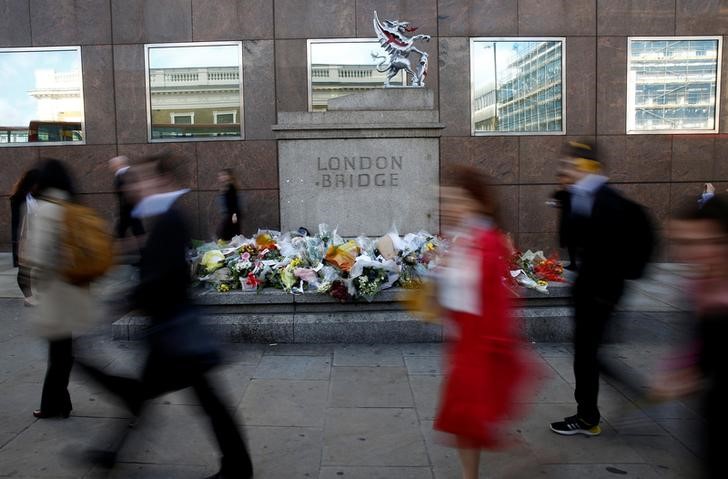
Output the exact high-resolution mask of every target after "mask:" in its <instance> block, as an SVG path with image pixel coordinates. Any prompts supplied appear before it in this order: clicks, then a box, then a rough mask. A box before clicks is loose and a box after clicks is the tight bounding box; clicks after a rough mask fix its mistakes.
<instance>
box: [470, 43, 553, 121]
mask: <svg viewBox="0 0 728 479" xmlns="http://www.w3.org/2000/svg"><path fill="white" fill-rule="evenodd" d="M504 43H506V42H504ZM507 43H508V44H511V45H512V56H513V58H512V59H511V60H510V62H509V63H508V65H507V67H506V68H504V69H503V71H497V72H496V74H495V75H493V76H496V75H497V84H498V86H497V91H496V90H495V88H494V85H493V82H492V81H491V82H490V83H488V84H486V85H484V86H481V87H479V88H478V89H476V90H475V92H474V95H473V123H474V125H475V130H476V131H503V132H547V131H557V132H558V131H561V130H562V129H563V118H562V111H563V108H562V61H563V59H562V43H561V42H554V41H551V42H532V41H529V42H507ZM495 45H498V42H496V43H495ZM501 54H504V53H503V51H502V50H501V49H500V48H498V49H497V50H496V55H501ZM495 61H496V58H494V59H493V62H494V63H493V64H491V66H490V68H489V70H490V71H493V69H495V66H496V65H495Z"/></svg>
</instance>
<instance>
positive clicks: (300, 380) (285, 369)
mask: <svg viewBox="0 0 728 479" xmlns="http://www.w3.org/2000/svg"><path fill="white" fill-rule="evenodd" d="M678 272H679V270H677V271H676V269H675V267H672V266H659V267H657V268H655V271H654V272H653V274H652V277H654V278H655V279H654V281H653V280H651V281H647V282H643V284H641V285H640V288H639V294H636V295H635V296H634V299H633V300H631V301H633V302H631V304H633V305H636V306H633V307H635V308H636V307H640V308H642V309H641V310H640V311H637V312H634V313H629V316H630V317H634V318H635V322H638V323H641V322H644V323H645V324H649V325H653V324H656V323H650V322H649V320H650V318H652V317H660V316H661V315H664V314H665V313H667V314H668V315H669V314H675V313H676V312H677V311H679V309H681V308H680V305H679V304H677V302H676V301H675V298H676V297H677V295H676V292H675V288H676V286H674V284H675V283H671V282H670V281H673V280H674V279H675V278H676V277H677V276H678V274H677V273H678ZM12 278H14V276H12V271H8V268H6V269H5V271H0V280H1V281H3V282H4V283H5V286H2V287H0V289H1V288H3V287H5V288H6V290H10V288H9V285H11V281H10V279H12ZM658 278H662V279H664V280H667V281H663V282H660V281H658ZM635 289H637V288H635ZM31 311H32V310H31V309H30V308H24V307H23V306H22V301H21V300H20V299H0V357H2V358H3V359H2V362H0V391H2V394H0V477H13V478H87V479H96V478H101V477H104V476H103V474H101V472H100V471H96V470H92V469H90V468H89V467H87V466H85V465H81V464H78V463H77V462H75V461H72V460H71V457H72V455H71V454H68V451H71V452H73V453H77V452H78V451H81V450H83V449H84V448H87V447H91V446H94V447H104V446H105V445H104V444H103V443H102V442H99V441H100V438H101V437H102V435H103V433H104V432H105V431H108V430H109V429H110V428H111V427H114V426H123V425H124V424H125V423H126V420H125V419H124V418H125V417H126V413H125V412H124V410H123V409H121V408H120V407H118V406H117V405H116V404H114V403H113V402H112V401H111V400H110V399H109V397H108V395H107V394H106V393H105V392H103V391H102V390H100V389H99V388H98V387H96V386H95V385H92V384H89V383H88V382H86V381H84V380H83V379H82V378H80V377H78V376H75V375H73V376H72V382H71V387H70V390H71V396H72V400H73V404H74V410H73V413H72V416H71V418H69V419H67V420H52V419H48V420H36V419H34V418H33V416H32V414H31V413H32V411H33V409H35V408H37V407H38V404H39V400H40V393H41V387H42V381H43V375H44V372H45V367H46V351H45V348H46V346H45V344H44V343H43V341H41V340H40V339H38V338H36V337H34V336H33V335H32V334H31V332H30V329H29V327H28V324H27V321H26V315H27V314H30V313H31ZM661 311H662V312H661ZM649 327H650V328H652V329H655V328H653V326H649ZM109 338H110V335H109V334H107V331H106V330H105V329H104V330H103V331H101V332H100V333H97V334H96V335H95V336H93V337H92V338H91V340H90V341H86V343H85V344H86V347H87V348H90V351H91V352H92V353H93V357H94V358H97V359H98V360H99V361H102V363H103V364H106V368H107V369H109V370H114V371H116V372H124V371H126V372H129V373H130V374H131V373H133V371H135V368H136V366H137V365H138V364H139V363H140V361H141V360H142V357H143V349H142V344H141V343H136V342H132V343H128V342H119V341H111V340H110V339H109ZM675 338H676V333H675V331H674V330H673V329H671V328H669V327H666V328H661V329H660V330H659V331H658V330H648V331H644V334H640V335H638V336H636V337H630V341H631V342H630V343H628V344H621V345H613V346H610V347H609V352H610V355H611V356H612V357H613V358H614V359H615V360H616V361H618V362H619V363H620V364H622V365H623V366H624V367H625V368H631V369H633V370H636V371H639V372H640V373H641V374H643V375H649V374H650V372H651V371H654V369H655V368H656V367H657V364H658V362H659V360H660V358H661V357H662V356H663V355H664V354H665V353H666V352H668V351H669V345H668V343H669V341H671V340H673V339H675ZM535 346H536V350H537V352H538V354H537V355H536V356H535V357H534V368H538V370H539V371H540V372H541V374H540V376H541V377H542V381H543V382H542V386H541V388H540V390H539V391H538V393H537V394H535V395H534V396H533V397H529V398H528V399H527V400H528V402H529V404H526V411H527V415H526V417H524V418H522V419H520V420H518V421H517V422H516V423H515V424H513V425H512V427H511V428H510V431H511V434H512V436H513V439H514V441H515V443H516V444H517V446H516V447H514V448H513V449H510V450H507V451H505V452H501V453H493V452H488V453H484V455H483V466H482V474H481V477H495V478H501V477H512V478H525V477H528V478H530V477H539V478H559V479H560V478H567V479H568V478H583V477H589V478H590V479H598V478H613V477H615V476H621V475H625V477H633V478H635V477H636V478H650V479H651V478H690V477H695V475H696V466H695V460H696V457H695V451H696V450H697V445H696V440H695V437H694V435H693V434H692V432H691V431H692V430H694V429H695V428H696V426H697V425H699V424H700V421H701V419H700V418H699V417H698V415H697V414H696V412H695V405H694V404H691V403H690V402H673V403H669V404H665V405H662V406H660V407H650V408H646V409H640V408H638V407H637V406H636V405H635V404H634V402H633V401H632V398H631V397H630V395H629V394H626V393H625V392H624V391H621V390H620V388H619V387H615V386H612V385H610V384H609V383H607V382H604V383H603V385H602V389H601V393H600V400H601V404H600V407H601V408H602V413H603V414H604V422H603V424H602V426H603V430H604V432H603V434H602V435H601V436H599V437H592V438H586V437H563V436H558V435H556V434H554V433H552V432H550V431H549V430H548V423H549V422H550V421H553V420H558V419H560V418H562V417H564V416H566V415H570V414H572V413H573V412H574V407H575V406H574V403H573V374H572V371H571V359H572V358H571V348H570V346H569V345H564V344H538V345H535ZM226 347H227V351H228V362H227V363H226V365H225V366H224V367H223V368H221V370H220V371H219V372H218V374H217V376H218V379H219V380H220V381H221V383H222V385H223V391H224V392H225V395H226V397H227V398H228V402H229V404H230V405H231V407H233V408H234V412H235V417H236V418H237V420H238V422H239V424H240V425H241V428H243V429H244V431H245V434H246V435H247V438H248V441H249V446H250V449H251V453H252V456H253V461H254V464H255V467H256V476H255V477H256V478H295V477H300V478H322V479H334V478H342V477H343V478H353V479H358V478H367V479H377V478H403V479H420V478H430V479H432V478H434V479H445V478H458V477H459V468H458V461H457V454H456V453H455V451H454V450H452V449H449V448H446V447H443V446H441V445H440V444H439V443H438V442H437V441H436V440H435V435H434V433H433V431H432V423H433V418H434V414H435V408H436V404H437V398H438V393H439V384H440V380H441V357H440V350H441V345H439V344H407V345H386V346H382V345H250V344H235V345H227V346H226ZM77 354H78V355H81V354H88V351H78V352H77ZM102 358H103V359H102ZM132 434H133V435H132V436H131V438H130V441H129V442H128V443H127V447H126V448H125V449H124V451H123V454H122V457H121V461H122V464H120V467H119V468H118V469H117V470H115V471H114V473H113V474H112V476H111V477H114V478H149V477H156V478H164V479H173V478H190V479H192V478H201V477H204V476H205V475H209V474H212V473H213V472H215V470H216V467H217V452H216V449H215V447H214V445H213V443H212V438H211V437H210V435H209V434H208V425H207V424H206V423H205V418H204V416H202V415H201V412H200V408H199V406H198V405H197V404H196V401H195V399H194V397H192V395H191V394H188V393H187V392H185V391H183V392H178V393H174V394H170V395H167V396H164V397H162V398H160V399H159V400H158V401H157V402H156V403H155V405H154V407H153V410H152V411H150V414H149V416H147V420H146V421H145V422H143V423H142V424H140V425H139V427H138V430H136V431H134V432H133V433H132Z"/></svg>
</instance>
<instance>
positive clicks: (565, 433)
mask: <svg viewBox="0 0 728 479" xmlns="http://www.w3.org/2000/svg"><path fill="white" fill-rule="evenodd" d="M549 429H551V430H552V431H553V432H555V433H556V434H561V435H562V436H575V435H577V434H582V435H584V436H598V435H600V434H601V433H602V430H601V429H599V430H597V431H595V432H592V431H589V430H588V429H574V430H573V431H560V430H558V429H554V428H553V427H552V426H549Z"/></svg>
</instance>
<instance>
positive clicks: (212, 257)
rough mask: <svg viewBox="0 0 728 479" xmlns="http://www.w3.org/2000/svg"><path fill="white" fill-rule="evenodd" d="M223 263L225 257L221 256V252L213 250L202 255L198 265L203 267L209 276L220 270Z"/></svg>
mask: <svg viewBox="0 0 728 479" xmlns="http://www.w3.org/2000/svg"><path fill="white" fill-rule="evenodd" d="M223 262H225V255H224V254H222V251H220V250H217V249H213V250H210V251H207V252H205V254H203V255H202V260H201V261H200V264H202V266H204V267H205V270H206V271H207V273H208V274H209V273H212V272H214V271H215V270H218V269H220V268H221V267H222V264H223Z"/></svg>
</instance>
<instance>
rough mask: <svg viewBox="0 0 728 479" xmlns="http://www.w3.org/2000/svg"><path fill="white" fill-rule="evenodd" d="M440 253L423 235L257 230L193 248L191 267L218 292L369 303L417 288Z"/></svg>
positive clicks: (438, 244)
mask: <svg viewBox="0 0 728 479" xmlns="http://www.w3.org/2000/svg"><path fill="white" fill-rule="evenodd" d="M444 251H445V243H444V241H443V240H442V239H440V238H438V237H437V236H435V235H432V234H430V233H427V232H426V231H421V232H419V233H410V234H407V235H405V236H404V237H400V236H399V235H398V234H397V233H396V232H392V233H389V234H388V235H385V236H383V237H382V238H379V239H376V240H373V239H371V238H367V237H364V236H361V237H359V238H356V239H350V240H344V239H343V238H341V236H339V235H338V234H337V232H336V230H335V229H334V230H331V229H330V228H329V227H328V226H327V225H320V226H319V232H318V233H317V234H315V235H310V234H307V232H305V231H303V232H287V233H278V232H275V231H259V232H258V234H256V235H255V236H254V237H253V238H246V237H243V236H236V237H234V238H233V239H232V240H231V241H230V242H222V241H218V242H217V243H204V244H198V246H197V247H196V248H195V251H194V252H193V256H192V268H193V274H194V276H195V277H196V278H197V280H198V281H200V282H202V283H205V284H208V285H210V286H212V287H214V288H215V289H216V290H217V291H219V292H228V291H231V290H235V289H237V290H243V291H258V290H260V289H261V288H266V287H272V288H278V289H282V290H283V291H285V292H288V293H293V294H303V293H308V292H311V293H319V294H326V295H329V296H332V297H334V298H336V299H338V300H340V301H353V300H357V299H366V300H369V301H371V300H372V299H373V298H374V297H375V296H376V295H377V294H378V293H379V292H380V291H382V290H383V289H387V288H391V287H393V286H398V287H403V288H414V287H417V286H418V285H419V284H421V282H422V281H423V279H424V278H425V277H426V276H428V275H430V274H431V271H432V270H433V269H434V268H435V267H436V266H437V260H438V257H439V255H438V253H442V252H444Z"/></svg>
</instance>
